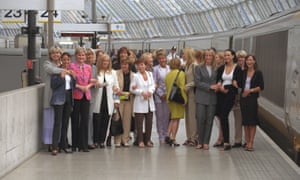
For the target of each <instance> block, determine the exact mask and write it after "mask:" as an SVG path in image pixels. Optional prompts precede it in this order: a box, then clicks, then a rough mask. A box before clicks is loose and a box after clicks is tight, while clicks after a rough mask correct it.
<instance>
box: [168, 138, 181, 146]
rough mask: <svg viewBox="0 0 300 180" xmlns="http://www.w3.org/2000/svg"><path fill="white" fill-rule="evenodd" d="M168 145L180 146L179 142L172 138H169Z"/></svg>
mask: <svg viewBox="0 0 300 180" xmlns="http://www.w3.org/2000/svg"><path fill="white" fill-rule="evenodd" d="M170 146H174V147H178V146H180V144H178V143H177V142H176V141H175V140H174V139H171V140H170Z"/></svg>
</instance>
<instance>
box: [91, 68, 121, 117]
mask: <svg viewBox="0 0 300 180" xmlns="http://www.w3.org/2000/svg"><path fill="white" fill-rule="evenodd" d="M97 79H98V81H99V82H100V85H102V84H103V83H104V73H103V72H100V73H99V74H98V75H97ZM105 82H106V84H107V86H106V92H107V105H108V114H109V115H112V114H113V109H114V103H120V100H119V99H116V98H115V99H114V91H113V90H114V89H119V83H118V79H117V73H116V71H115V70H112V71H111V72H109V71H107V72H106V73H105ZM102 92H103V86H101V87H100V88H98V89H96V90H95V105H94V110H93V112H94V113H101V112H100V108H101V102H102Z"/></svg>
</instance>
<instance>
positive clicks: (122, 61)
mask: <svg viewBox="0 0 300 180" xmlns="http://www.w3.org/2000/svg"><path fill="white" fill-rule="evenodd" d="M120 63H121V64H129V65H131V63H132V62H131V60H130V57H127V58H126V59H122V60H121V61H120Z"/></svg>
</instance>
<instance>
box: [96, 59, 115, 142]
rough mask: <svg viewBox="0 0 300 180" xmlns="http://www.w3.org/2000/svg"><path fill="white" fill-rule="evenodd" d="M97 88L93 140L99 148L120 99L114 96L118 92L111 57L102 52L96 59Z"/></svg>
mask: <svg viewBox="0 0 300 180" xmlns="http://www.w3.org/2000/svg"><path fill="white" fill-rule="evenodd" d="M96 66H97V69H98V70H97V80H98V82H99V85H97V86H98V89H97V90H96V92H95V102H94V103H95V104H94V118H95V122H96V123H95V125H96V127H95V131H96V132H95V142H98V143H99V146H100V148H104V147H105V146H104V141H105V138H106V134H107V129H108V122H109V118H110V116H111V115H112V114H113V110H114V108H118V106H119V103H120V100H119V99H117V98H114V94H117V93H119V91H120V88H119V83H118V79H117V74H116V71H115V70H113V69H112V65H111V59H110V57H109V56H108V55H107V54H104V55H103V56H101V57H100V59H98V60H97V65H96Z"/></svg>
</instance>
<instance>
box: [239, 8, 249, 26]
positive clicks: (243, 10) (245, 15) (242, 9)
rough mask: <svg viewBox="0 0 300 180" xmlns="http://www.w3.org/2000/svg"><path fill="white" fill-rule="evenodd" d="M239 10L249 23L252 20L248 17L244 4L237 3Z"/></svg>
mask: <svg viewBox="0 0 300 180" xmlns="http://www.w3.org/2000/svg"><path fill="white" fill-rule="evenodd" d="M237 10H238V12H239V14H240V15H241V16H240V17H242V19H243V21H244V24H246V25H249V24H250V23H251V22H250V20H249V18H248V14H247V13H246V11H245V9H244V7H243V6H242V4H238V5H237Z"/></svg>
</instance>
